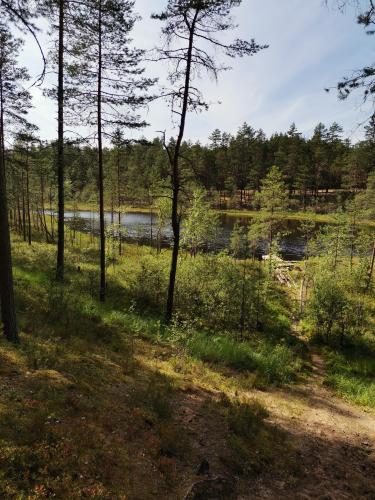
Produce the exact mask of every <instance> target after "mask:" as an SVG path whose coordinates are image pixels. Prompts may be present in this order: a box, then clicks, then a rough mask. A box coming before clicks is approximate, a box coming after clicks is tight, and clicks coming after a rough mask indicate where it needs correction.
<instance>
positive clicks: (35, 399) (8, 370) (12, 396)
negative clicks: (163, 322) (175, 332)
mask: <svg viewBox="0 0 375 500" xmlns="http://www.w3.org/2000/svg"><path fill="white" fill-rule="evenodd" d="M23 341H24V343H27V342H28V341H27V340H26V339H23ZM70 347H71V346H70ZM26 349H27V348H26ZM0 352H1V370H0V375H1V376H0V395H1V409H2V417H5V421H4V420H3V423H5V426H3V427H2V431H1V444H2V447H3V448H2V449H1V454H0V463H1V466H2V473H1V477H0V484H1V486H2V489H1V492H2V495H1V498H4V499H8V498H9V499H11V498H16V499H18V498H19V499H21V498H28V499H29V498H30V499H39V498H50V497H53V498H59V499H60V498H61V499H70V498H72V499H76V498H77V499H78V498H94V499H107V498H108V499H117V498H118V499H130V500H133V499H134V500H148V499H155V498H156V499H159V498H160V499H163V500H164V499H171V500H175V499H176V500H182V499H184V498H188V499H196V500H198V499H205V500H206V499H223V500H224V499H237V500H241V499H243V500H245V499H253V498H254V499H258V498H259V499H292V498H293V499H310V498H320V499H326V500H341V499H369V500H370V499H373V498H374V493H375V412H374V411H373V410H363V409H360V408H359V407H356V406H354V405H351V404H348V403H345V402H343V401H342V400H341V399H339V398H338V397H336V396H335V395H334V394H333V393H332V392H331V391H330V390H329V389H327V388H326V387H324V362H323V360H322V358H321V357H320V356H319V355H316V354H314V355H313V357H312V362H313V373H312V374H311V375H308V376H306V377H305V379H304V380H303V381H301V382H300V383H299V384H296V385H292V386H286V387H284V388H268V389H266V390H262V391H259V390H256V389H253V388H249V389H247V388H246V384H244V379H243V378H242V377H241V375H240V374H239V373H237V372H236V371H234V370H227V369H223V368H220V367H218V366H214V365H209V366H208V365H204V364H201V363H196V362H192V361H189V360H183V358H182V359H179V358H176V354H177V356H178V353H176V352H174V351H173V349H171V348H170V347H166V346H160V345H159V346H155V345H153V344H149V343H148V342H146V341H142V340H137V341H135V342H134V343H133V345H132V352H131V357H125V358H124V356H123V353H122V355H119V354H114V353H112V354H111V355H109V353H108V352H106V351H101V350H99V351H98V349H97V347H93V348H92V350H91V351H87V352H85V353H83V352H82V351H80V350H77V349H74V351H73V350H71V349H70V348H69V353H70V354H69V356H66V355H65V356H63V358H65V359H60V361H59V362H56V363H55V364H56V365H57V366H55V369H45V368H36V367H35V366H34V368H32V367H30V366H25V365H24V366H22V363H21V362H20V361H18V362H17V357H18V353H16V350H15V349H9V348H8V347H7V346H4V344H1V349H0ZM72 356H73V357H76V360H73V359H71V360H70V361H68V358H69V357H72ZM76 363H79V364H80V366H78V365H76ZM44 364H47V365H48V364H50V365H52V364H54V363H53V362H52V356H51V358H50V360H49V361H48V362H47V361H45V362H44ZM77 370H78V371H77ZM78 373H79V374H80V377H81V380H77V379H76V377H77V375H78ZM9 419H11V422H9ZM7 424H8V425H9V426H10V427H9V428H8V430H7V431H6V426H7ZM5 443H6V444H5ZM9 460H10V464H9ZM189 492H190V493H189ZM22 495H24V496H22Z"/></svg>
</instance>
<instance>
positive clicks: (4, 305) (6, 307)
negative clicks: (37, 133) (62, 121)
mask: <svg viewBox="0 0 375 500" xmlns="http://www.w3.org/2000/svg"><path fill="white" fill-rule="evenodd" d="M0 303H1V321H2V323H3V327H4V334H5V336H6V338H7V339H8V340H9V341H11V342H18V329H17V319H16V308H15V303H14V290H13V269H12V252H11V244H10V230H9V220H8V204H7V192H6V174H5V143H4V99H3V81H2V75H1V69H0Z"/></svg>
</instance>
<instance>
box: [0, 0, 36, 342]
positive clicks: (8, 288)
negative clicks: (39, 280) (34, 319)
mask: <svg viewBox="0 0 375 500" xmlns="http://www.w3.org/2000/svg"><path fill="white" fill-rule="evenodd" d="M0 13H1V10H0ZM21 45H22V43H21V41H20V40H19V39H15V38H13V36H12V34H11V32H10V29H9V28H8V27H7V26H6V25H5V24H4V23H3V22H1V23H0V276H1V279H0V302H1V318H2V323H3V325H4V334H5V336H6V338H7V339H8V340H10V341H12V342H17V341H18V330H17V321H16V310H15V303H14V290H13V271H12V253H11V242H10V231H9V220H8V203H7V188H6V165H5V132H6V130H9V128H10V127H14V126H15V127H17V126H18V125H21V126H22V125H24V124H25V123H26V120H25V114H26V112H27V109H28V108H29V107H30V94H29V93H28V92H27V91H26V90H25V88H24V87H23V85H22V84H23V83H24V82H25V81H27V80H28V74H27V72H26V70H25V69H24V68H20V67H18V66H17V64H16V60H17V56H18V54H19V51H20V47H21ZM5 125H6V127H7V128H5Z"/></svg>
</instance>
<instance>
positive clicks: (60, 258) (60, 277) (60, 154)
mask: <svg viewBox="0 0 375 500" xmlns="http://www.w3.org/2000/svg"><path fill="white" fill-rule="evenodd" d="M64 7H65V5H64V0H60V2H59V42H58V43H59V49H58V52H59V53H58V89H57V106H58V116H57V121H58V132H57V133H58V138H57V183H58V221H57V262H56V279H57V281H64V271H65V269H64V258H65V257H64V253H65V224H64V222H65V201H64V196H65V193H64V178H65V173H64Z"/></svg>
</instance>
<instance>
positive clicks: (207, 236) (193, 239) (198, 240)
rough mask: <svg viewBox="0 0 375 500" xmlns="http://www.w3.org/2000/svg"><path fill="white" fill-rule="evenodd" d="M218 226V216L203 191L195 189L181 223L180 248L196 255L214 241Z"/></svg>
mask: <svg viewBox="0 0 375 500" xmlns="http://www.w3.org/2000/svg"><path fill="white" fill-rule="evenodd" d="M219 227H220V222H219V216H218V215H217V214H216V213H215V212H213V210H211V208H210V205H209V203H207V202H206V201H205V193H204V191H203V190H201V189H199V190H195V191H194V193H193V200H192V202H191V205H190V207H189V209H188V210H187V214H186V218H185V219H184V221H183V225H182V237H181V246H182V248H186V249H187V250H188V251H189V252H190V254H191V255H193V256H195V255H197V253H198V251H199V250H203V249H205V248H207V246H208V244H209V243H212V242H214V241H215V238H216V237H217V234H218V231H219Z"/></svg>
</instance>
